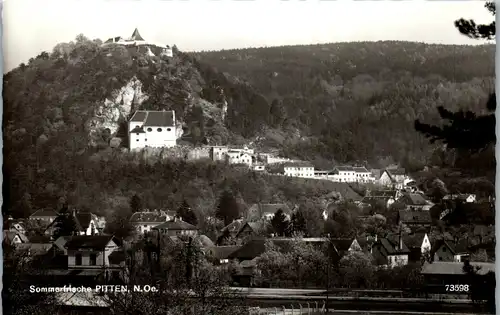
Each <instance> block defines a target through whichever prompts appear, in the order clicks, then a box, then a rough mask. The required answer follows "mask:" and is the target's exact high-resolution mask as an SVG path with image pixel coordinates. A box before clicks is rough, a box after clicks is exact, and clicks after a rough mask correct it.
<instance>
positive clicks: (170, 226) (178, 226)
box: [153, 220, 198, 231]
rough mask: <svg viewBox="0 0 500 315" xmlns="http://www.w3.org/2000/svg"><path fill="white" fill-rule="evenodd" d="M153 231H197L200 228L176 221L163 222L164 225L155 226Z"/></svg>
mask: <svg viewBox="0 0 500 315" xmlns="http://www.w3.org/2000/svg"><path fill="white" fill-rule="evenodd" d="M153 229H155V230H162V229H167V230H175V231H181V230H197V229H198V228H197V227H196V226H194V225H192V224H189V223H187V222H184V221H181V220H176V221H168V222H163V223H162V224H160V225H157V226H155V227H154V228H153Z"/></svg>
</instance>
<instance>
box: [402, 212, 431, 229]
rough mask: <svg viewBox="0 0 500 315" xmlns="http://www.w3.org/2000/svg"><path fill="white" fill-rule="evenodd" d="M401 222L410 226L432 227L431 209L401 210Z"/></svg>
mask: <svg viewBox="0 0 500 315" xmlns="http://www.w3.org/2000/svg"><path fill="white" fill-rule="evenodd" d="M398 221H399V224H404V225H406V226H408V227H409V228H411V227H414V226H422V227H430V226H431V224H432V218H431V214H430V212H429V211H423V210H399V211H398Z"/></svg>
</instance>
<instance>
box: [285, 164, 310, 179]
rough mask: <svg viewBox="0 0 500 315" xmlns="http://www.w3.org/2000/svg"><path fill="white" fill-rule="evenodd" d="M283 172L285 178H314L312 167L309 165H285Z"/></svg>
mask: <svg viewBox="0 0 500 315" xmlns="http://www.w3.org/2000/svg"><path fill="white" fill-rule="evenodd" d="M283 171H284V174H285V176H291V177H302V178H314V167H313V166H312V165H311V164H309V163H291V162H289V163H285V164H283Z"/></svg>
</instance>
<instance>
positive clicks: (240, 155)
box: [226, 149, 255, 167]
mask: <svg viewBox="0 0 500 315" xmlns="http://www.w3.org/2000/svg"><path fill="white" fill-rule="evenodd" d="M226 160H227V162H228V163H229V164H245V165H248V166H249V167H251V166H252V164H253V162H254V161H255V157H254V156H253V155H252V154H250V153H248V152H244V151H241V150H232V149H229V150H228V151H227V152H226Z"/></svg>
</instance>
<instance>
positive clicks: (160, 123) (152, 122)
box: [130, 110, 175, 127]
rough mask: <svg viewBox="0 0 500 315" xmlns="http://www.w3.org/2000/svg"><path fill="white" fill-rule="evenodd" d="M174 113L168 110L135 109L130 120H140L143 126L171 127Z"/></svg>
mask: <svg viewBox="0 0 500 315" xmlns="http://www.w3.org/2000/svg"><path fill="white" fill-rule="evenodd" d="M174 117H175V113H174V111H172V110H169V111H136V112H135V114H134V115H133V116H132V118H131V119H130V121H131V122H142V123H143V124H144V125H143V126H144V127H146V126H150V127H173V126H174Z"/></svg>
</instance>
